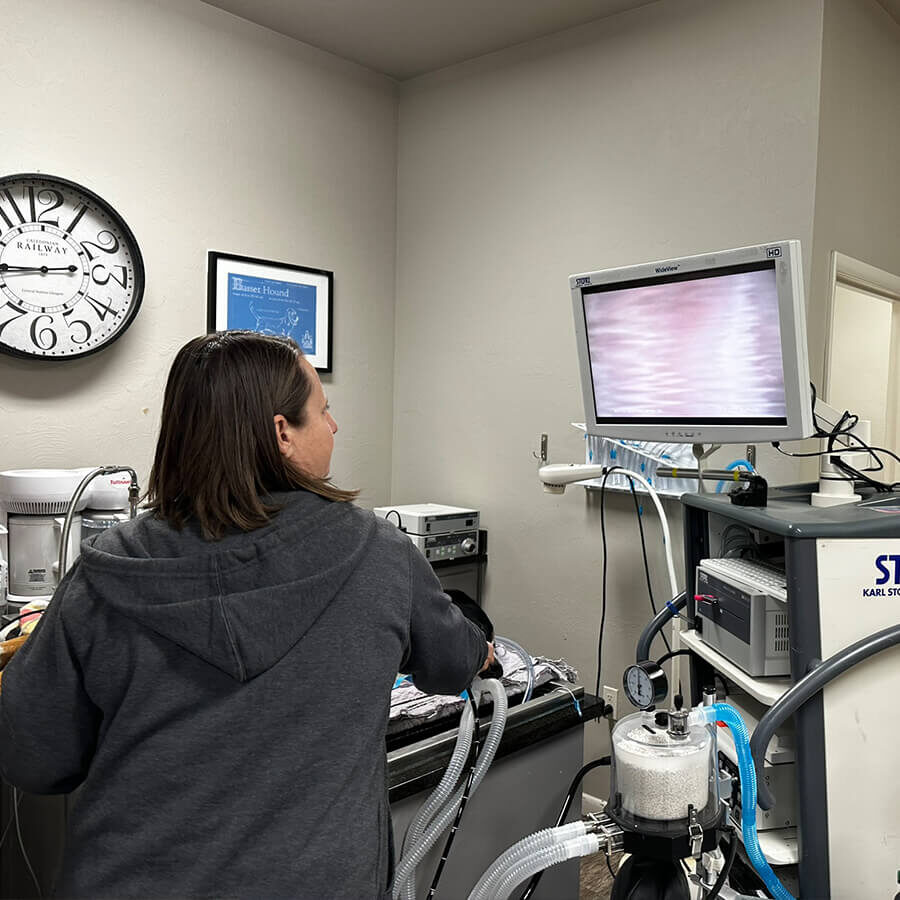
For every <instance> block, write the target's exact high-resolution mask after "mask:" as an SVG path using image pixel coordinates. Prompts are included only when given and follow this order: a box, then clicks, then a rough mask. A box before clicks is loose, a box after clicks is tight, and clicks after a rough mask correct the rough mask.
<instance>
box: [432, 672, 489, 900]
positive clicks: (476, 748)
mask: <svg viewBox="0 0 900 900" xmlns="http://www.w3.org/2000/svg"><path fill="white" fill-rule="evenodd" d="M469 702H470V703H471V704H472V712H473V713H474V716H475V730H474V731H473V733H472V746H471V748H470V750H469V774H468V775H467V776H466V786H465V788H463V794H462V798H461V799H460V801H459V806H458V807H457V809H456V816H455V818H454V819H453V824H452V825H451V826H450V834H448V835H447V842H446V843H445V844H444V852H443V853H442V854H441V858H440V861H439V862H438V865H437V869H436V870H435V873H434V878H433V879H432V880H431V887H430V888H429V890H428V897H429V900H430V898H432V897H434V895H435V892H436V891H437V886H438V882H439V881H440V880H441V875H442V874H443V872H444V866H445V865H446V863H447V859H448V858H449V856H450V848H451V847H452V846H453V839H454V838H455V837H456V832H457V830H458V829H459V823H460V821H461V820H462V817H463V811H464V810H465V808H466V804H467V803H468V802H469V794H470V793H471V791H472V782H473V780H474V778H475V766H476V764H477V762H478V754H479V753H480V752H481V751H480V744H481V734H480V729H479V723H478V704H477V703H476V702H475V693H474V691H473V690H472V685H469ZM495 712H496V710H495Z"/></svg>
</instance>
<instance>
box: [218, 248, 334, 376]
mask: <svg viewBox="0 0 900 900" xmlns="http://www.w3.org/2000/svg"><path fill="white" fill-rule="evenodd" d="M333 301H334V272H330V271H328V270H327V269H313V268H310V267H309V266H300V265H296V264H294V263H285V262H277V261H275V260H269V259H258V258H257V257H253V256H238V255H237V254H233V253H220V252H219V251H217V250H210V251H209V254H208V272H207V316H206V327H207V331H208V332H213V331H231V330H237V329H240V330H246V331H258V332H260V333H261V334H283V335H286V336H288V337H291V338H293V339H294V340H295V341H296V342H297V344H298V346H299V347H300V349H301V350H302V351H303V353H304V355H305V356H306V358H307V359H308V360H309V362H310V363H311V364H312V365H313V366H314V367H315V368H316V370H317V371H319V372H331V370H332V321H333V311H334V308H333Z"/></svg>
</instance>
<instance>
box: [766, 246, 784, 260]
mask: <svg viewBox="0 0 900 900" xmlns="http://www.w3.org/2000/svg"><path fill="white" fill-rule="evenodd" d="M766 256H768V257H769V259H774V258H775V257H776V256H781V247H766Z"/></svg>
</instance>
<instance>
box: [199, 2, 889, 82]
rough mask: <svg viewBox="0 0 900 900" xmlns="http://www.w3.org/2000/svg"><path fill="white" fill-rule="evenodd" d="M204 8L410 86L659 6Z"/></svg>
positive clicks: (246, 4)
mask: <svg viewBox="0 0 900 900" xmlns="http://www.w3.org/2000/svg"><path fill="white" fill-rule="evenodd" d="M206 2H208V3H209V4H210V5H211V6H217V7H219V8H220V9H224V10H226V11H227V12H230V13H234V15H236V16H240V17H241V18H243V19H248V20H249V21H251V22H256V23H257V24H258V25H263V26H265V27H266V28H271V29H272V30H273V31H278V32H280V33H281V34H286V35H288V37H292V38H296V39H297V40H298V41H303V42H304V43H307V44H312V45H313V46H314V47H318V48H319V49H320V50H327V51H329V52H330V53H334V54H335V55H336V56H340V57H343V58H344V59H349V60H352V61H353V62H357V63H359V64H360V65H363V66H365V67H366V68H369V69H374V70H375V71H376V72H381V73H383V74H385V75H389V76H390V77H392V78H395V79H397V80H398V81H404V80H405V79H407V78H413V77H415V76H416V75H422V74H424V73H425V72H433V71H434V70H435V69H441V68H443V67H444V66H450V65H453V64H454V63H459V62H463V61H464V60H467V59H474V58H475V57H476V56H482V55H483V54H485V53H492V52H493V51H495V50H502V49H504V48H505V47H511V46H513V45H514V44H521V43H524V42H526V41H531V40H534V39H535V38H539V37H543V36H544V35H548V34H553V33H554V32H557V31H563V30H564V29H566V28H572V27H574V26H576V25H583V24H584V23H585V22H591V21H593V20H595V19H603V18H605V17H606V16H611V15H614V14H615V13H618V12H622V11H623V10H627V9H634V8H636V7H638V6H644V5H645V4H647V3H651V2H654V0H206ZM890 2H896V3H898V4H900V0H890Z"/></svg>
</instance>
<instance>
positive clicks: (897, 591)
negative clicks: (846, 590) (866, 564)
mask: <svg viewBox="0 0 900 900" xmlns="http://www.w3.org/2000/svg"><path fill="white" fill-rule="evenodd" d="M875 571H876V572H877V573H878V575H877V577H876V579H875V584H876V585H879V586H878V587H870V588H863V597H898V596H900V553H891V554H890V555H888V554H887V553H882V554H881V556H876V557H875ZM887 585H891V587H887Z"/></svg>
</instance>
